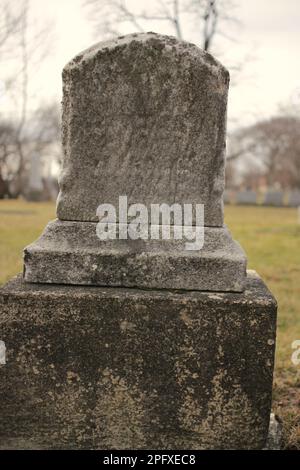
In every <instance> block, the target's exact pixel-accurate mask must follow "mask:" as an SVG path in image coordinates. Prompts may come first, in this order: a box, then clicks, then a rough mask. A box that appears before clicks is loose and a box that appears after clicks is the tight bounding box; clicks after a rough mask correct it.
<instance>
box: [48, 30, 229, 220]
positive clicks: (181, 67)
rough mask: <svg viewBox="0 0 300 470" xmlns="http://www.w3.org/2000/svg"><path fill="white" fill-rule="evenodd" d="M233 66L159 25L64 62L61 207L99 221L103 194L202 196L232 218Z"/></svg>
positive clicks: (152, 198) (155, 198) (70, 216)
mask: <svg viewBox="0 0 300 470" xmlns="http://www.w3.org/2000/svg"><path fill="white" fill-rule="evenodd" d="M228 84H229V73H228V71H227V70H226V69H225V68H224V67H223V66H222V65H221V64H220V63H219V62H217V61H216V60H215V59H214V58H213V57H212V56H211V55H210V54H208V53H206V52H204V51H202V50H201V49H199V48H198V47H196V46H195V45H193V44H190V43H187V42H182V41H178V40H177V39H175V38H172V37H168V36H161V35H158V34H154V33H142V34H132V35H128V36H125V37H121V38H118V39H116V40H115V41H112V42H102V43H99V44H96V45H95V46H93V47H91V48H89V49H87V50H86V51H84V52H82V53H81V54H78V55H77V56H76V57H75V58H74V59H73V60H72V61H71V62H69V63H68V64H67V65H66V66H65V68H64V70H63V121H62V122H63V148H64V159H63V171H62V175H61V178H60V189H61V191H60V195H59V198H58V204H57V216H58V218H59V219H62V220H79V221H96V220H97V217H96V209H97V207H98V205H99V204H100V203H112V204H114V205H115V206H116V207H117V206H118V197H119V195H127V196H128V204H132V203H143V204H146V205H147V206H148V207H149V205H150V204H151V203H158V204H161V203H166V204H173V203H174V202H178V203H181V204H183V203H194V204H196V203H198V204H204V205H205V225H207V226H222V225H223V202H222V195H223V189H224V153H225V132H226V106H227V91H228Z"/></svg>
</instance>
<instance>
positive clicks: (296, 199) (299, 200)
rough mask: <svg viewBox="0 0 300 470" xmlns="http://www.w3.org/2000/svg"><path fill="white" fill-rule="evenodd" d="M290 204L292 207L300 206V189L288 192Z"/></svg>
mask: <svg viewBox="0 0 300 470" xmlns="http://www.w3.org/2000/svg"><path fill="white" fill-rule="evenodd" d="M288 205H289V206H290V207H299V206H300V191H299V190H294V191H291V192H290V193H289V194H288Z"/></svg>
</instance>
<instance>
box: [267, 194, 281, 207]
mask: <svg viewBox="0 0 300 470" xmlns="http://www.w3.org/2000/svg"><path fill="white" fill-rule="evenodd" d="M263 205H264V206H275V207H281V206H283V192H282V191H275V190H270V191H267V192H266V194H265V197H264V200H263Z"/></svg>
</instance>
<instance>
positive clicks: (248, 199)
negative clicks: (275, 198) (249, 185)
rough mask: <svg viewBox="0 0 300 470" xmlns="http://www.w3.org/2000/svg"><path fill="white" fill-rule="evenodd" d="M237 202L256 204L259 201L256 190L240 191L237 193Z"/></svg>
mask: <svg viewBox="0 0 300 470" xmlns="http://www.w3.org/2000/svg"><path fill="white" fill-rule="evenodd" d="M236 203H237V204H241V205H242V204H243V205H247V204H249V205H255V204H256V203H257V195H256V192H255V191H252V190H250V189H247V190H245V191H239V192H238V193H237V195H236Z"/></svg>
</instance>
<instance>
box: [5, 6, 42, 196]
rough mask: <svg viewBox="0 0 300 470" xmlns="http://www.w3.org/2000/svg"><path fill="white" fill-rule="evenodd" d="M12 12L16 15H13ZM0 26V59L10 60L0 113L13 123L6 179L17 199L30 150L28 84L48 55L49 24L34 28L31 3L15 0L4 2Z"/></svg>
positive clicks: (30, 112) (29, 97) (6, 120)
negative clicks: (5, 98)
mask: <svg viewBox="0 0 300 470" xmlns="http://www.w3.org/2000/svg"><path fill="white" fill-rule="evenodd" d="M15 11H17V12H18V13H17V14H15V13H14V12H15ZM0 25H2V27H0V41H1V38H3V40H2V42H0V50H1V51H2V50H4V46H5V54H4V55H3V54H2V53H1V54H0V60H1V59H2V61H3V60H4V59H5V60H8V59H9V67H8V74H7V75H6V77H5V83H6V85H5V93H6V97H7V99H8V101H9V103H8V106H7V107H6V109H7V115H6V116H5V114H2V116H1V121H2V123H6V122H9V121H13V123H12V124H10V127H9V129H10V130H11V128H12V129H13V135H12V133H11V132H9V134H8V136H7V138H8V139H9V140H10V149H13V156H12V154H10V157H9V159H8V161H9V162H10V169H11V171H10V175H9V178H10V179H12V178H13V179H14V186H15V195H16V196H17V195H18V194H20V193H21V191H22V186H23V184H24V175H25V174H26V170H27V166H28V164H27V160H28V158H29V155H28V151H30V148H31V145H28V140H29V138H30V131H29V129H28V124H29V121H31V115H32V109H29V108H30V99H31V96H30V84H31V79H32V77H33V75H34V73H35V71H36V70H37V69H38V68H39V67H40V66H41V64H42V61H43V60H44V59H45V57H46V55H47V54H48V53H49V50H50V47H49V36H50V34H51V24H49V23H47V24H46V25H43V27H42V28H40V27H38V28H35V27H33V24H32V20H31V18H30V0H15V2H6V3H5V10H2V14H1V15H0ZM1 32H3V33H2V35H1ZM8 32H9V34H8ZM1 44H2V48H1ZM3 70H4V68H3ZM11 109H14V114H13V117H12V118H9V117H8V116H9V112H10V110H11ZM6 128H7V127H6ZM7 129H8V128H7ZM12 159H13V160H14V161H13V163H12V161H11V160H12ZM12 170H13V175H12Z"/></svg>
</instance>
